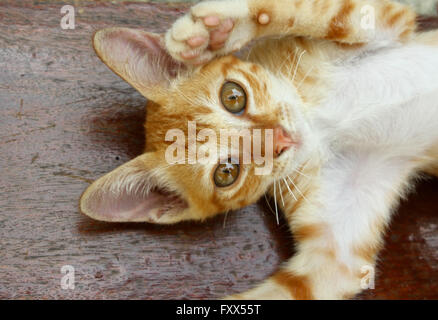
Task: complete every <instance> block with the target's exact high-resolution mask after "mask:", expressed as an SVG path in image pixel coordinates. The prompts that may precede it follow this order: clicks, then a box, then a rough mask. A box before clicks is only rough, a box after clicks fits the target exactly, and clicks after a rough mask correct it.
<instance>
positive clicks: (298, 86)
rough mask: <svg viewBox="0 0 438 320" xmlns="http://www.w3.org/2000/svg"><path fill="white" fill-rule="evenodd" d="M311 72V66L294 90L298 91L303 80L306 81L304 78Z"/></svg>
mask: <svg viewBox="0 0 438 320" xmlns="http://www.w3.org/2000/svg"><path fill="white" fill-rule="evenodd" d="M312 70H313V66H312V67H311V68H310V69H309V71H307V72H306V74H305V76H304V77H303V79H301V81H300V83H299V84H298V85H297V87H296V90H298V89H299V88H300V87H301V85H302V84H303V83H304V80H306V78H307V77H308V76H309V75H310V72H312Z"/></svg>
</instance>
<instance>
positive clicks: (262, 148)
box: [80, 28, 309, 223]
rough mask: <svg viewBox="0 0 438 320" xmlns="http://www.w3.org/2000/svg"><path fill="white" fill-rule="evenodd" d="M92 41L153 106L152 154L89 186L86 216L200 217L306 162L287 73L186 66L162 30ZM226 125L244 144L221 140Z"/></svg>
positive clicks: (235, 64) (222, 61)
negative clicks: (166, 42) (175, 55)
mask: <svg viewBox="0 0 438 320" xmlns="http://www.w3.org/2000/svg"><path fill="white" fill-rule="evenodd" d="M94 47H95V50H96V52H97V54H98V55H99V57H100V58H101V59H102V60H103V61H104V62H105V63H106V64H107V65H108V66H109V67H110V68H111V69H112V70H113V71H114V72H115V73H117V74H118V75H119V76H121V77H122V78H123V79H125V80H126V81H127V82H129V83H130V84H131V85H132V86H133V87H135V88H136V89H137V90H138V91H139V92H140V93H141V94H143V95H144V96H145V97H147V98H148V99H149V103H148V106H147V116H146V124H145V128H146V150H145V153H144V154H143V155H140V156H138V157H137V158H135V159H134V160H131V161H130V162H128V163H126V164H124V165H122V166H121V167H119V168H117V169H115V170H114V171H112V172H110V173H108V174H107V175H105V176H103V177H102V178H100V179H98V180H97V181H95V182H94V183H93V184H92V185H91V186H89V187H88V189H87V190H86V191H85V192H84V194H83V195H82V198H81V202H80V209H81V211H82V212H83V213H85V214H87V215H88V216H90V217H92V218H94V219H97V220H103V221H117V222H122V221H133V222H141V221H144V222H154V223H176V222H179V221H182V220H203V219H205V218H208V217H211V216H213V215H215V214H218V213H222V212H227V211H229V210H234V209H238V208H242V207H245V206H247V205H249V204H251V203H254V202H256V201H257V200H258V199H259V198H260V197H261V196H262V195H263V194H264V193H265V192H266V191H267V189H268V188H269V187H270V186H271V185H272V183H273V182H274V181H275V180H278V179H281V178H284V177H285V176H286V175H287V174H289V173H290V172H291V170H293V168H296V167H298V166H299V165H302V164H303V162H304V161H305V160H306V155H307V154H308V151H307V150H308V145H309V143H308V141H307V140H308V138H307V137H308V136H309V135H308V134H307V130H308V129H307V128H308V126H307V124H306V121H305V119H303V115H302V112H300V111H299V110H301V104H302V102H301V100H300V98H299V96H298V94H297V93H296V91H295V90H294V89H293V88H292V87H291V86H290V84H289V83H287V80H285V79H281V78H278V77H276V76H274V74H273V73H271V72H270V71H268V70H265V69H264V68H263V67H261V66H260V65H257V64H252V63H249V62H244V61H241V60H239V59H237V58H236V57H234V56H226V57H223V58H219V59H216V60H213V61H211V62H209V63H208V64H206V65H204V66H202V67H198V68H194V69H193V68H189V67H185V66H182V65H180V64H179V63H178V62H176V61H175V60H174V59H172V58H171V57H170V56H169V55H168V54H167V52H166V51H165V49H163V48H164V46H163V38H162V36H160V35H156V34H151V33H147V32H143V31H139V30H132V29H123V28H112V29H104V30H101V31H99V32H97V33H96V34H95V37H94ZM224 129H225V130H230V129H235V130H238V131H239V133H238V134H241V138H240V139H238V140H237V141H239V142H240V144H239V145H240V146H239V147H238V148H229V149H228V146H229V144H228V143H225V140H222V141H221V138H222V137H223V135H224V133H228V134H230V132H231V135H233V134H234V135H236V133H237V132H234V133H233V131H224ZM256 133H257V134H256ZM256 135H257V137H261V139H257V137H256ZM246 138H250V139H251V140H250V142H249V141H248V140H246ZM248 142H249V150H248V149H245V148H244V146H245V143H248ZM216 145H217V149H216V148H214V146H216ZM257 145H258V146H259V147H257ZM246 146H248V145H246ZM251 146H253V148H251ZM256 149H258V150H259V151H256ZM214 150H217V152H216V153H215V152H214ZM178 151H179V153H178ZM223 151H229V152H223ZM245 152H246V153H245ZM181 154H182V158H181ZM256 154H257V155H258V158H257V157H256ZM178 155H179V156H180V157H179V158H177V156H178ZM248 155H249V158H248ZM202 156H203V157H202ZM245 157H246V158H245ZM244 158H245V159H244ZM248 160H249V161H248ZM262 160H263V161H264V162H263V161H262ZM261 161H262V162H261ZM175 162H177V163H175Z"/></svg>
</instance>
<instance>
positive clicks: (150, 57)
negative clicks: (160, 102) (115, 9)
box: [93, 28, 183, 101]
mask: <svg viewBox="0 0 438 320" xmlns="http://www.w3.org/2000/svg"><path fill="white" fill-rule="evenodd" d="M93 46H94V49H95V51H96V53H97V55H98V56H99V58H100V59H101V60H102V61H103V62H104V63H105V64H106V65H107V66H108V67H109V68H110V69H111V70H112V71H114V72H115V73H116V74H118V75H119V76H120V77H122V78H123V79H124V80H126V81H127V82H128V83H129V84H131V85H132V86H133V87H134V88H136V89H137V90H138V91H140V93H142V94H143V95H144V96H146V97H147V98H149V99H151V100H155V98H158V97H157V95H158V94H160V93H161V94H163V92H162V90H161V89H165V88H166V87H167V86H168V85H169V81H170V79H172V78H174V77H175V76H176V75H177V73H178V70H180V69H181V68H183V65H181V64H180V63H179V62H177V61H176V60H174V59H173V58H172V57H171V56H170V55H169V54H168V53H167V51H166V49H165V45H164V36H163V35H160V34H154V33H149V32H145V31H142V30H137V29H129V28H107V29H102V30H99V31H97V32H96V33H95V34H94V37H93ZM155 101H156V100H155Z"/></svg>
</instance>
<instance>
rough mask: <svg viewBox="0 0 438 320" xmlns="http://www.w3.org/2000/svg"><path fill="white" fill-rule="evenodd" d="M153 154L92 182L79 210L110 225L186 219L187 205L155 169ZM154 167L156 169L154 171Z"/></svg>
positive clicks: (82, 197)
mask: <svg viewBox="0 0 438 320" xmlns="http://www.w3.org/2000/svg"><path fill="white" fill-rule="evenodd" d="M156 163H157V159H156V156H155V154H154V153H146V154H143V155H141V156H139V157H137V158H135V159H134V160H131V161H129V162H127V163H125V164H124V165H122V166H120V167H119V168H117V169H115V170H114V171H112V172H110V173H108V174H106V175H105V176H103V177H101V178H100V179H98V180H96V181H95V182H94V183H92V184H91V185H90V186H89V187H88V188H87V190H85V192H84V193H83V194H82V196H81V199H80V210H81V211H82V213H84V214H86V215H87V216H89V217H91V218H93V219H96V220H100V221H110V222H152V223H163V224H168V223H176V222H179V221H181V220H187V219H188V218H189V217H186V215H188V213H187V212H188V210H186V209H187V208H188V204H187V202H186V201H185V200H184V199H183V198H182V197H181V196H179V195H177V194H176V193H175V192H172V191H169V187H168V183H166V182H163V181H160V180H163V179H164V177H163V175H162V174H160V173H159V172H158V171H157V170H156ZM154 168H155V169H154Z"/></svg>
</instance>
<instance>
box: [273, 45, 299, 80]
mask: <svg viewBox="0 0 438 320" xmlns="http://www.w3.org/2000/svg"><path fill="white" fill-rule="evenodd" d="M296 54H297V48H295V56H294V61H295V57H296ZM291 56H292V52H290V53H289V54H288V55H287V57H286V58H285V59H284V61H283V62H282V63H281V65H280V67H278V71H277V73H278V74H281V69H282V68H283V67H284V64H285V63H286V61H289V60H290V58H291ZM292 65H293V63H292Z"/></svg>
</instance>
